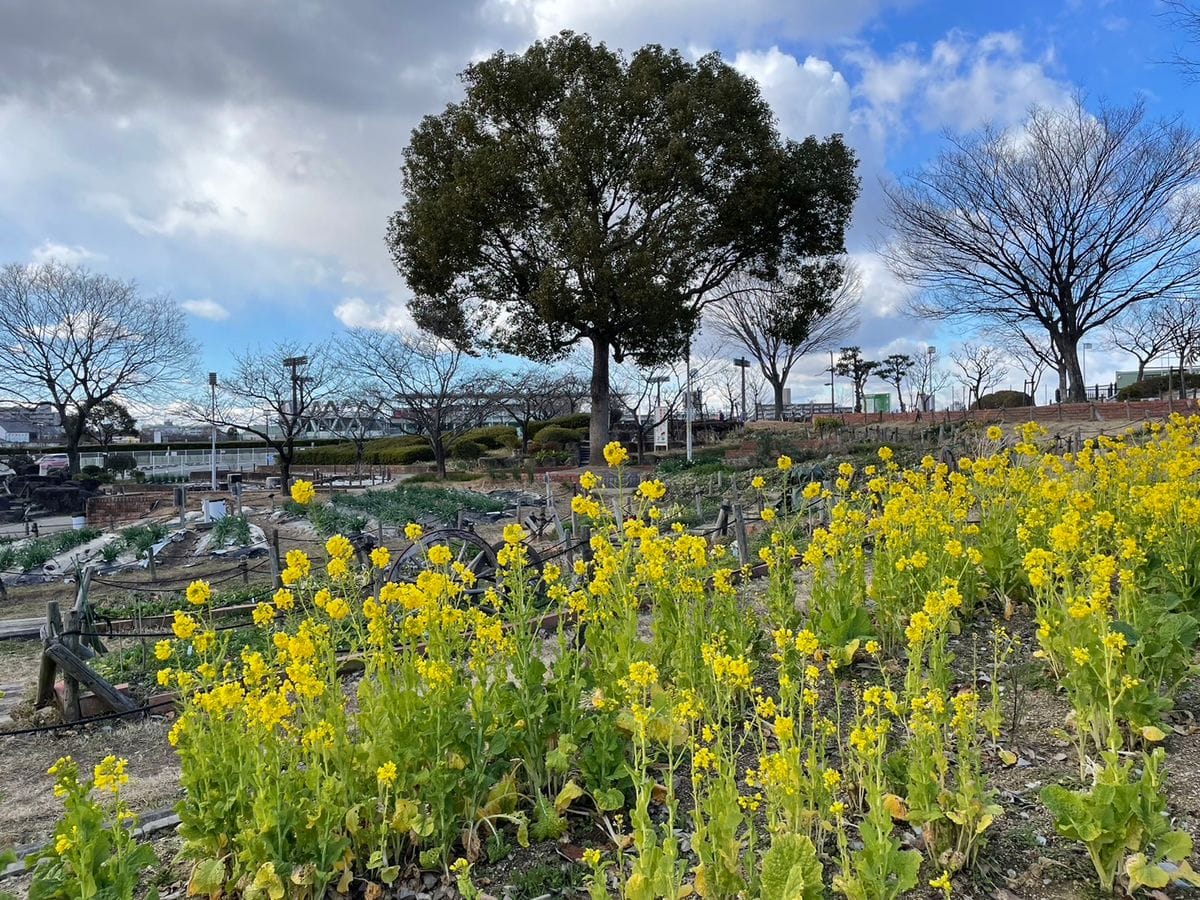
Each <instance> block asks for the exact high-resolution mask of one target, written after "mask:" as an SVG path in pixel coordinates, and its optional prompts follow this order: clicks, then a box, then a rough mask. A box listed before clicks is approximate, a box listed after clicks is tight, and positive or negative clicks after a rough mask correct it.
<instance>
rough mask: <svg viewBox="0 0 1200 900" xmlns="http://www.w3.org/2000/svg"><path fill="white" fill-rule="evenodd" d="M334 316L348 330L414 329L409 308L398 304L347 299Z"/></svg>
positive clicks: (334, 311) (355, 298) (357, 298)
mask: <svg viewBox="0 0 1200 900" xmlns="http://www.w3.org/2000/svg"><path fill="white" fill-rule="evenodd" d="M333 314H334V316H336V317H337V320H338V321H339V322H341V323H342V324H343V325H345V326H346V327H347V328H372V329H375V330H376V331H404V330H407V329H409V328H413V327H414V324H413V320H412V316H411V315H409V312H408V307H406V306H405V305H404V304H403V303H397V302H384V303H374V302H371V301H368V300H364V299H363V298H362V297H347V298H346V299H345V300H343V301H342V302H341V303H339V304H338V305H337V307H336V308H335V309H334V310H333Z"/></svg>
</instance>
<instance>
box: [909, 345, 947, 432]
mask: <svg viewBox="0 0 1200 900" xmlns="http://www.w3.org/2000/svg"><path fill="white" fill-rule="evenodd" d="M912 360H913V363H912V368H910V369H909V370H908V375H907V377H906V378H905V384H906V386H907V387H908V398H909V399H908V402H909V406H910V407H912V408H913V409H915V410H916V411H917V415H918V417H920V414H921V411H922V410H923V409H925V407H926V405H927V404H928V403H929V402H930V401H932V400H933V398H934V397H936V396H937V395H938V394H939V393H941V392H942V391H944V390H945V389H946V388H947V387H949V386H950V382H951V381H953V380H954V376H953V375H952V374H951V373H950V372H948V371H946V370H945V369H943V368H942V367H941V365H940V359H939V357H938V353H937V350H936V349H935V348H934V347H927V348H926V349H925V352H924V353H915V354H913V358H912Z"/></svg>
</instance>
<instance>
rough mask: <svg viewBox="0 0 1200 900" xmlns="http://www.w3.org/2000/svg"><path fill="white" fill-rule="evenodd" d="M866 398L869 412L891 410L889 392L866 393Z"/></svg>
mask: <svg viewBox="0 0 1200 900" xmlns="http://www.w3.org/2000/svg"><path fill="white" fill-rule="evenodd" d="M867 400H868V401H869V406H870V407H871V412H877V413H885V412H891V411H892V395H891V394H868V395H867Z"/></svg>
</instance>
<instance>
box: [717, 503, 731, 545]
mask: <svg viewBox="0 0 1200 900" xmlns="http://www.w3.org/2000/svg"><path fill="white" fill-rule="evenodd" d="M729 511H730V510H729V504H728V503H725V502H722V503H721V506H720V508H719V509H718V510H717V534H719V535H721V537H725V535H727V534H729Z"/></svg>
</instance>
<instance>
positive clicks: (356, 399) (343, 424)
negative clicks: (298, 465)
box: [319, 384, 388, 475]
mask: <svg viewBox="0 0 1200 900" xmlns="http://www.w3.org/2000/svg"><path fill="white" fill-rule="evenodd" d="M387 411H388V406H387V404H385V403H384V402H383V401H382V400H381V399H380V398H379V397H378V396H377V395H375V394H374V393H372V392H371V391H370V390H369V389H368V388H367V386H366V385H361V384H350V385H347V386H345V387H343V389H342V391H341V396H340V397H338V398H337V399H335V400H330V401H329V402H328V403H327V404H326V405H325V409H324V410H323V411H320V412H319V416H320V418H321V419H323V420H324V421H325V423H326V427H327V430H328V431H329V432H330V433H332V434H333V435H334V436H335V437H339V438H341V439H342V440H344V441H346V443H348V444H350V445H352V446H353V447H354V472H355V474H356V475H357V474H358V473H360V472H361V471H362V461H363V456H364V455H365V454H366V451H367V442H368V441H370V440H371V439H372V438H376V437H380V436H381V433H382V428H381V425H382V421H383V419H384V418H385V416H386V415H387Z"/></svg>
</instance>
